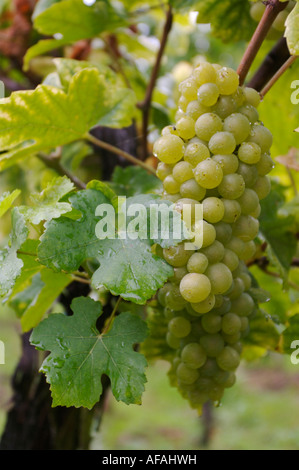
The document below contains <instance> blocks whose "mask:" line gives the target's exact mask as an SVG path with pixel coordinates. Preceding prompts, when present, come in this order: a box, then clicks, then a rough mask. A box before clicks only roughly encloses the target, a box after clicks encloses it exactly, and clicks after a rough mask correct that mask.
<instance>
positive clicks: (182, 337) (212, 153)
mask: <svg viewBox="0 0 299 470" xmlns="http://www.w3.org/2000/svg"><path fill="white" fill-rule="evenodd" d="M179 92H180V97H179V101H178V110H177V113H176V124H175V125H174V126H168V127H166V128H164V129H163V130H162V135H161V136H160V137H159V138H158V140H157V141H156V142H155V144H154V155H155V156H156V157H157V158H158V159H159V163H158V167H157V176H158V177H159V178H160V179H161V180H162V181H163V188H164V192H163V197H164V198H165V199H167V200H170V201H172V202H173V203H174V205H175V208H176V210H178V211H179V212H180V213H181V214H182V216H183V215H184V210H186V209H185V208H186V207H190V208H191V212H190V213H191V216H192V210H193V209H195V208H196V207H198V206H199V207H200V209H201V210H202V212H201V213H202V214H203V220H201V223H195V224H194V225H193V226H192V230H193V233H197V234H200V235H201V239H202V244H201V246H198V244H196V243H195V242H194V240H195V239H194V240H193V244H191V247H190V246H186V244H185V243H184V242H182V243H180V244H178V245H177V246H173V247H170V248H164V249H163V250H162V249H161V256H163V258H164V259H165V260H166V261H167V262H168V263H169V264H170V265H171V266H173V268H174V275H173V277H172V278H171V279H169V281H168V282H167V283H166V284H165V285H164V286H163V287H162V288H161V289H160V290H159V291H158V295H157V298H158V302H159V303H160V305H162V306H163V308H164V315H165V317H166V319H167V322H168V333H167V337H166V342H167V344H168V346H169V347H170V348H171V349H172V350H173V361H172V367H171V372H170V375H171V377H172V381H173V383H174V384H175V385H176V386H177V387H178V389H179V391H180V392H181V394H182V395H183V396H184V397H186V398H187V399H188V400H189V402H190V404H191V406H192V407H194V408H200V407H201V406H202V404H203V403H204V402H206V401H207V400H212V401H214V402H219V401H220V400H221V397H222V395H223V392H224V390H225V389H226V388H228V387H231V386H232V385H233V384H234V382H235V371H236V369H237V367H238V365H239V363H240V354H241V351H242V342H241V340H242V338H243V337H244V335H246V334H247V333H248V331H249V328H250V319H251V318H252V317H253V316H254V315H255V313H256V310H257V306H256V304H255V302H254V300H253V298H252V297H251V295H250V292H251V276H250V274H249V271H248V269H247V266H246V263H245V262H246V260H249V259H251V258H252V257H253V256H254V254H255V251H256V245H255V242H254V240H255V237H256V236H257V234H258V231H259V222H258V216H259V214H260V210H261V207H260V200H261V199H263V198H265V197H266V196H267V195H268V194H269V192H270V180H269V177H268V176H267V174H268V173H269V172H270V171H271V169H272V168H273V161H272V159H271V156H270V147H271V145H272V140H273V139H272V135H271V133H270V131H269V130H268V129H267V128H265V127H264V126H263V124H262V123H261V122H260V121H259V114H258V111H257V107H258V105H259V103H260V95H259V93H258V92H256V91H255V90H254V89H251V88H248V87H240V86H239V76H238V74H237V73H236V72H235V71H234V70H232V69H231V68H228V67H221V66H219V65H215V64H214V65H213V64H209V63H202V64H200V65H199V66H197V67H196V68H195V69H194V70H193V72H192V74H191V76H190V77H189V78H187V79H186V80H184V81H183V82H182V83H181V84H180V85H179ZM192 217H193V216H192ZM190 248H191V249H190Z"/></svg>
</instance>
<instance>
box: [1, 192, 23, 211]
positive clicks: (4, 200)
mask: <svg viewBox="0 0 299 470" xmlns="http://www.w3.org/2000/svg"><path fill="white" fill-rule="evenodd" d="M20 194H21V191H20V190H19V189H15V190H14V191H13V192H12V193H10V192H7V193H4V194H3V195H2V196H1V197H0V217H3V215H4V214H6V212H7V211H8V210H9V209H10V208H11V206H12V205H13V203H14V202H15V200H16V199H17V197H19V195H20Z"/></svg>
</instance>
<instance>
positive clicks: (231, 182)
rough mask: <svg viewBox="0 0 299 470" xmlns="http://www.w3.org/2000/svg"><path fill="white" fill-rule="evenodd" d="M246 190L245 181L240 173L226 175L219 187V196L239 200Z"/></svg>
mask: <svg viewBox="0 0 299 470" xmlns="http://www.w3.org/2000/svg"><path fill="white" fill-rule="evenodd" d="M244 190H245V181H244V179H243V177H242V176H241V175H239V174H238V173H232V174H230V175H224V176H223V179H222V181H221V183H220V184H219V186H218V192H219V194H220V195H221V196H222V197H223V198H225V199H238V198H239V197H241V196H242V194H243V193H244Z"/></svg>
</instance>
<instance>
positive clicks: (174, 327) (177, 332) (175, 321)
mask: <svg viewBox="0 0 299 470" xmlns="http://www.w3.org/2000/svg"><path fill="white" fill-rule="evenodd" d="M168 330H169V332H170V333H171V334H172V335H173V336H175V337H176V338H184V337H185V336H188V335H189V333H190V331H191V323H190V322H189V320H187V319H186V318H184V317H181V316H177V317H174V318H172V320H170V322H169V323H168Z"/></svg>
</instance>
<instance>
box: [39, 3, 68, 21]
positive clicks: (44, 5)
mask: <svg viewBox="0 0 299 470" xmlns="http://www.w3.org/2000/svg"><path fill="white" fill-rule="evenodd" d="M60 1H61V0H39V1H38V2H37V4H36V6H35V8H34V11H33V14H32V19H33V20H34V19H35V18H36V17H37V16H38V15H40V14H41V13H42V12H43V11H45V10H47V8H49V7H50V6H52V5H53V4H54V3H58V2H60Z"/></svg>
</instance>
